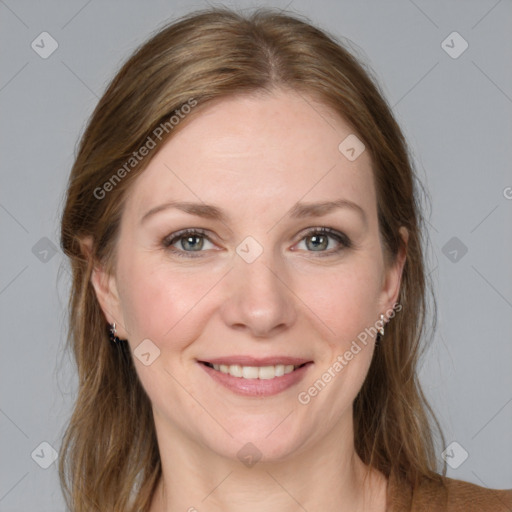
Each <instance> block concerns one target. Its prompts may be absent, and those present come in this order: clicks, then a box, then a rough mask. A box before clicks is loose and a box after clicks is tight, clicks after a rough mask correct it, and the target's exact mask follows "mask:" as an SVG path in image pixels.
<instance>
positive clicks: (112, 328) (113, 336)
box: [108, 322, 121, 344]
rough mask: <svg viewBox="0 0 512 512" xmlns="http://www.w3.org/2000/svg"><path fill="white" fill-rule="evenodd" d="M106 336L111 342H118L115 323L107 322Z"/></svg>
mask: <svg viewBox="0 0 512 512" xmlns="http://www.w3.org/2000/svg"><path fill="white" fill-rule="evenodd" d="M108 336H109V338H110V341H111V342H112V343H115V344H117V343H119V342H120V341H121V340H120V339H119V338H118V337H117V335H116V323H115V322H114V323H112V324H109V329H108Z"/></svg>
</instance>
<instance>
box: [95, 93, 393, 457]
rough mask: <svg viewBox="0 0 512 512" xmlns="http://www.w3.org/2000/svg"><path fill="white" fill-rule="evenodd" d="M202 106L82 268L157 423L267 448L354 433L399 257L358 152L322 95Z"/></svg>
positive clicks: (176, 432) (226, 445)
mask: <svg viewBox="0 0 512 512" xmlns="http://www.w3.org/2000/svg"><path fill="white" fill-rule="evenodd" d="M202 108H203V111H202V112H199V113H198V115H197V117H195V118H193V119H192V118H191V119H190V120H189V122H188V124H186V125H184V126H183V127H182V128H181V129H180V131H178V132H177V133H176V134H175V136H173V137H172V138H171V139H170V140H169V141H168V142H167V143H166V144H165V145H164V146H163V147H162V149H161V150H160V151H159V152H158V153H157V154H156V156H155V157H154V158H153V159H152V161H151V162H150V164H149V166H148V167H147V169H146V170H145V171H144V172H143V173H142V174H141V175H140V176H139V177H138V179H137V180H136V181H135V182H134V184H133V185H132V188H131V189H130V193H129V195H128V197H127V202H126V205H125V210H124V213H123V217H122V222H121V229H120V236H119V239H118V251H117V261H116V268H115V273H114V275H112V276H110V277H109V276H107V275H106V274H103V273H102V271H101V270H97V271H96V272H95V274H94V277H93V282H94V284H95V287H96V290H97V293H98V297H99V299H100V302H101V305H102V307H103V310H104V311H105V313H106V316H107V319H108V320H109V321H110V322H112V321H115V322H116V324H117V330H118V335H119V337H121V338H127V339H128V340H129V344H130V346H131V348H132V350H133V351H134V361H135V366H136V370H137V373H138V375H139V378H140V381H141V383H142V385H143V387H144V389H145V390H146V392H147V394H148V396H149V398H150V400H151V402H152V405H153V410H154V417H155V424H156V427H157V431H158V433H159V436H162V435H167V434H169V435H171V434H172V435H173V436H180V438H181V439H184V440H186V441H187V442H190V443H192V444H193V445H194V446H196V447H201V449H203V450H204V449H209V450H211V451H213V452H216V453H218V454H221V455H224V456H228V457H232V458H234V457H236V456H237V453H238V452H239V450H240V449H241V448H242V447H244V446H245V448H244V450H246V451H247V450H249V452H250V451H251V450H254V452H255V453H258V454H260V453H261V456H262V457H263V459H264V460H278V459H282V458H284V457H286V456H288V455H290V454H293V453H294V452H295V453H300V452H301V451H302V450H305V449H307V448H312V447H313V446H314V445H315V444H317V443H320V442H321V441H322V440H323V439H326V438H327V437H328V436H329V435H331V434H332V433H333V432H340V431H344V432H345V434H349V433H350V432H351V430H350V429H351V422H352V403H353V401H354V399H355V397H356V395H357V393H358V391H359V389H360V388H361V386H362V384H363V381H364V379H365V376H366V374H367V371H368V368H369V365H370V362H371V358H372V353H373V349H374V341H375V340H374V336H375V327H378V323H377V324H376V322H378V320H379V319H380V314H381V313H386V311H387V312H388V313H387V314H388V315H389V312H390V311H391V310H392V307H393V304H394V303H395V301H396V297H397V294H398V289H399V281H400V275H401V269H402V265H403V255H401V257H400V258H399V260H398V262H397V263H396V264H395V265H394V266H393V267H389V268H387V267H386V266H385V263H384V257H383V249H382V246H381V243H380V239H379V231H378V224H377V209H376V193H375V188H374V184H373V178H372V169H371V160H370V156H369V154H368V151H363V152H362V153H361V154H360V155H359V156H357V154H358V152H359V151H360V150H361V147H360V146H354V139H348V141H347V142H345V143H344V144H342V145H341V149H339V146H340V143H342V141H344V140H345V139H346V137H348V136H349V135H351V134H352V130H351V128H350V127H349V126H348V125H347V123H345V122H344V121H343V120H341V119H339V118H338V117H337V116H335V115H334V114H333V113H332V112H331V111H329V110H328V109H327V108H326V107H324V106H321V105H319V104H318V103H316V102H314V101H313V100H312V99H311V98H308V99H306V98H304V97H303V96H301V95H299V94H297V93H293V92H289V91H287V92H284V91H276V92H274V93H272V95H268V96H262V95H260V96H240V97H232V98H229V99H225V100H222V101H220V102H217V103H216V104H213V105H209V106H206V107H202ZM347 145H348V146H347ZM351 147H354V151H351V150H350V148H351ZM347 156H349V157H350V159H349V158H347ZM354 156H357V158H355V159H354ZM183 230H188V231H187V232H186V233H183ZM365 329H366V331H365ZM370 329H371V330H370ZM364 333H366V336H365V335H364ZM368 333H370V334H368ZM363 340H364V341H363ZM383 342H385V341H383ZM358 349H359V350H358ZM350 354H352V357H351V356H350ZM226 372H228V373H226ZM329 376H330V378H329ZM164 432H166V433H167V434H164ZM247 443H252V444H253V445H254V446H255V447H256V448H254V447H251V446H250V445H247ZM241 453H242V454H243V453H244V451H243V450H242V452H241ZM249 455H250V454H249ZM240 456H241V455H240V454H239V457H240ZM258 456H259V455H258Z"/></svg>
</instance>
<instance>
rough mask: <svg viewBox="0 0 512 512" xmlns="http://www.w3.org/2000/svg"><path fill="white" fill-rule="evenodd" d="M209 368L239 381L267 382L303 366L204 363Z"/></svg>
mask: <svg viewBox="0 0 512 512" xmlns="http://www.w3.org/2000/svg"><path fill="white" fill-rule="evenodd" d="M204 364H206V365H207V366H209V367H210V368H213V369H214V370H217V371H218V372H221V373H226V374H229V375H232V376H233V377H238V378H241V379H261V380H269V379H274V378H275V377H282V376H283V375H287V374H288V373H292V372H293V371H295V370H296V369H297V368H300V367H301V366H304V364H307V363H304V364H301V365H293V364H287V365H284V364H276V365H273V366H241V365H239V364H231V365H226V364H211V363H204Z"/></svg>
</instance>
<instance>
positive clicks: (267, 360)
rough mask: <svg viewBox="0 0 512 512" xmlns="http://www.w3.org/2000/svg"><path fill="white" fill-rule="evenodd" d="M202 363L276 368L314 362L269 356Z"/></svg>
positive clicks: (233, 358)
mask: <svg viewBox="0 0 512 512" xmlns="http://www.w3.org/2000/svg"><path fill="white" fill-rule="evenodd" d="M199 362H201V363H210V364H225V365H226V366H231V365H232V364H238V365H240V366H276V365H278V364H284V365H290V364H292V365H293V366H300V365H302V364H305V363H310V362H312V361H311V360H310V359H303V358H301V357H289V356H269V357H253V356H226V357H215V358H211V359H200V360H199Z"/></svg>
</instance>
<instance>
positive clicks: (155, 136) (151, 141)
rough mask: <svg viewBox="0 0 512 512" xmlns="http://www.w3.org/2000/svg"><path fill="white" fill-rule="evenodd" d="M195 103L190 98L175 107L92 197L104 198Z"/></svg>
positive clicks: (95, 190) (183, 117) (174, 126)
mask: <svg viewBox="0 0 512 512" xmlns="http://www.w3.org/2000/svg"><path fill="white" fill-rule="evenodd" d="M196 105H197V100H195V99H194V98H190V99H189V100H188V101H187V102H186V103H185V104H183V105H182V106H181V107H180V108H179V109H176V110H175V111H174V112H173V114H172V115H171V116H170V117H169V119H168V120H167V121H164V122H162V123H160V124H159V125H158V126H157V127H156V128H155V129H154V130H153V131H152V132H151V135H149V136H148V138H147V139H146V141H145V142H144V144H143V145H142V146H141V147H140V148H139V149H138V150H137V151H134V152H133V153H132V156H131V157H130V158H128V160H127V161H126V162H125V163H124V164H123V165H122V166H121V167H120V168H119V169H117V171H116V172H115V173H114V174H112V176H111V177H110V178H109V179H108V180H107V181H106V182H105V183H103V185H102V186H101V187H96V188H95V189H94V191H93V194H94V197H95V198H96V199H98V200H101V199H104V198H105V196H106V195H107V193H108V192H111V191H112V190H113V189H114V188H115V187H116V185H117V184H118V183H119V182H120V181H121V180H122V179H123V178H124V177H125V176H126V175H127V174H129V173H130V171H131V170H132V169H134V168H135V167H136V166H137V165H138V164H139V162H140V161H142V160H143V158H144V157H146V156H147V155H149V153H150V152H151V150H152V149H154V148H155V147H156V145H157V140H158V141H161V140H162V138H163V137H164V135H166V134H168V133H170V132H171V131H172V130H174V128H176V126H177V125H178V124H179V123H180V122H181V121H182V120H183V119H185V117H186V116H187V115H188V114H189V113H190V112H191V111H192V109H193V108H194V107H195V106H196Z"/></svg>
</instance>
